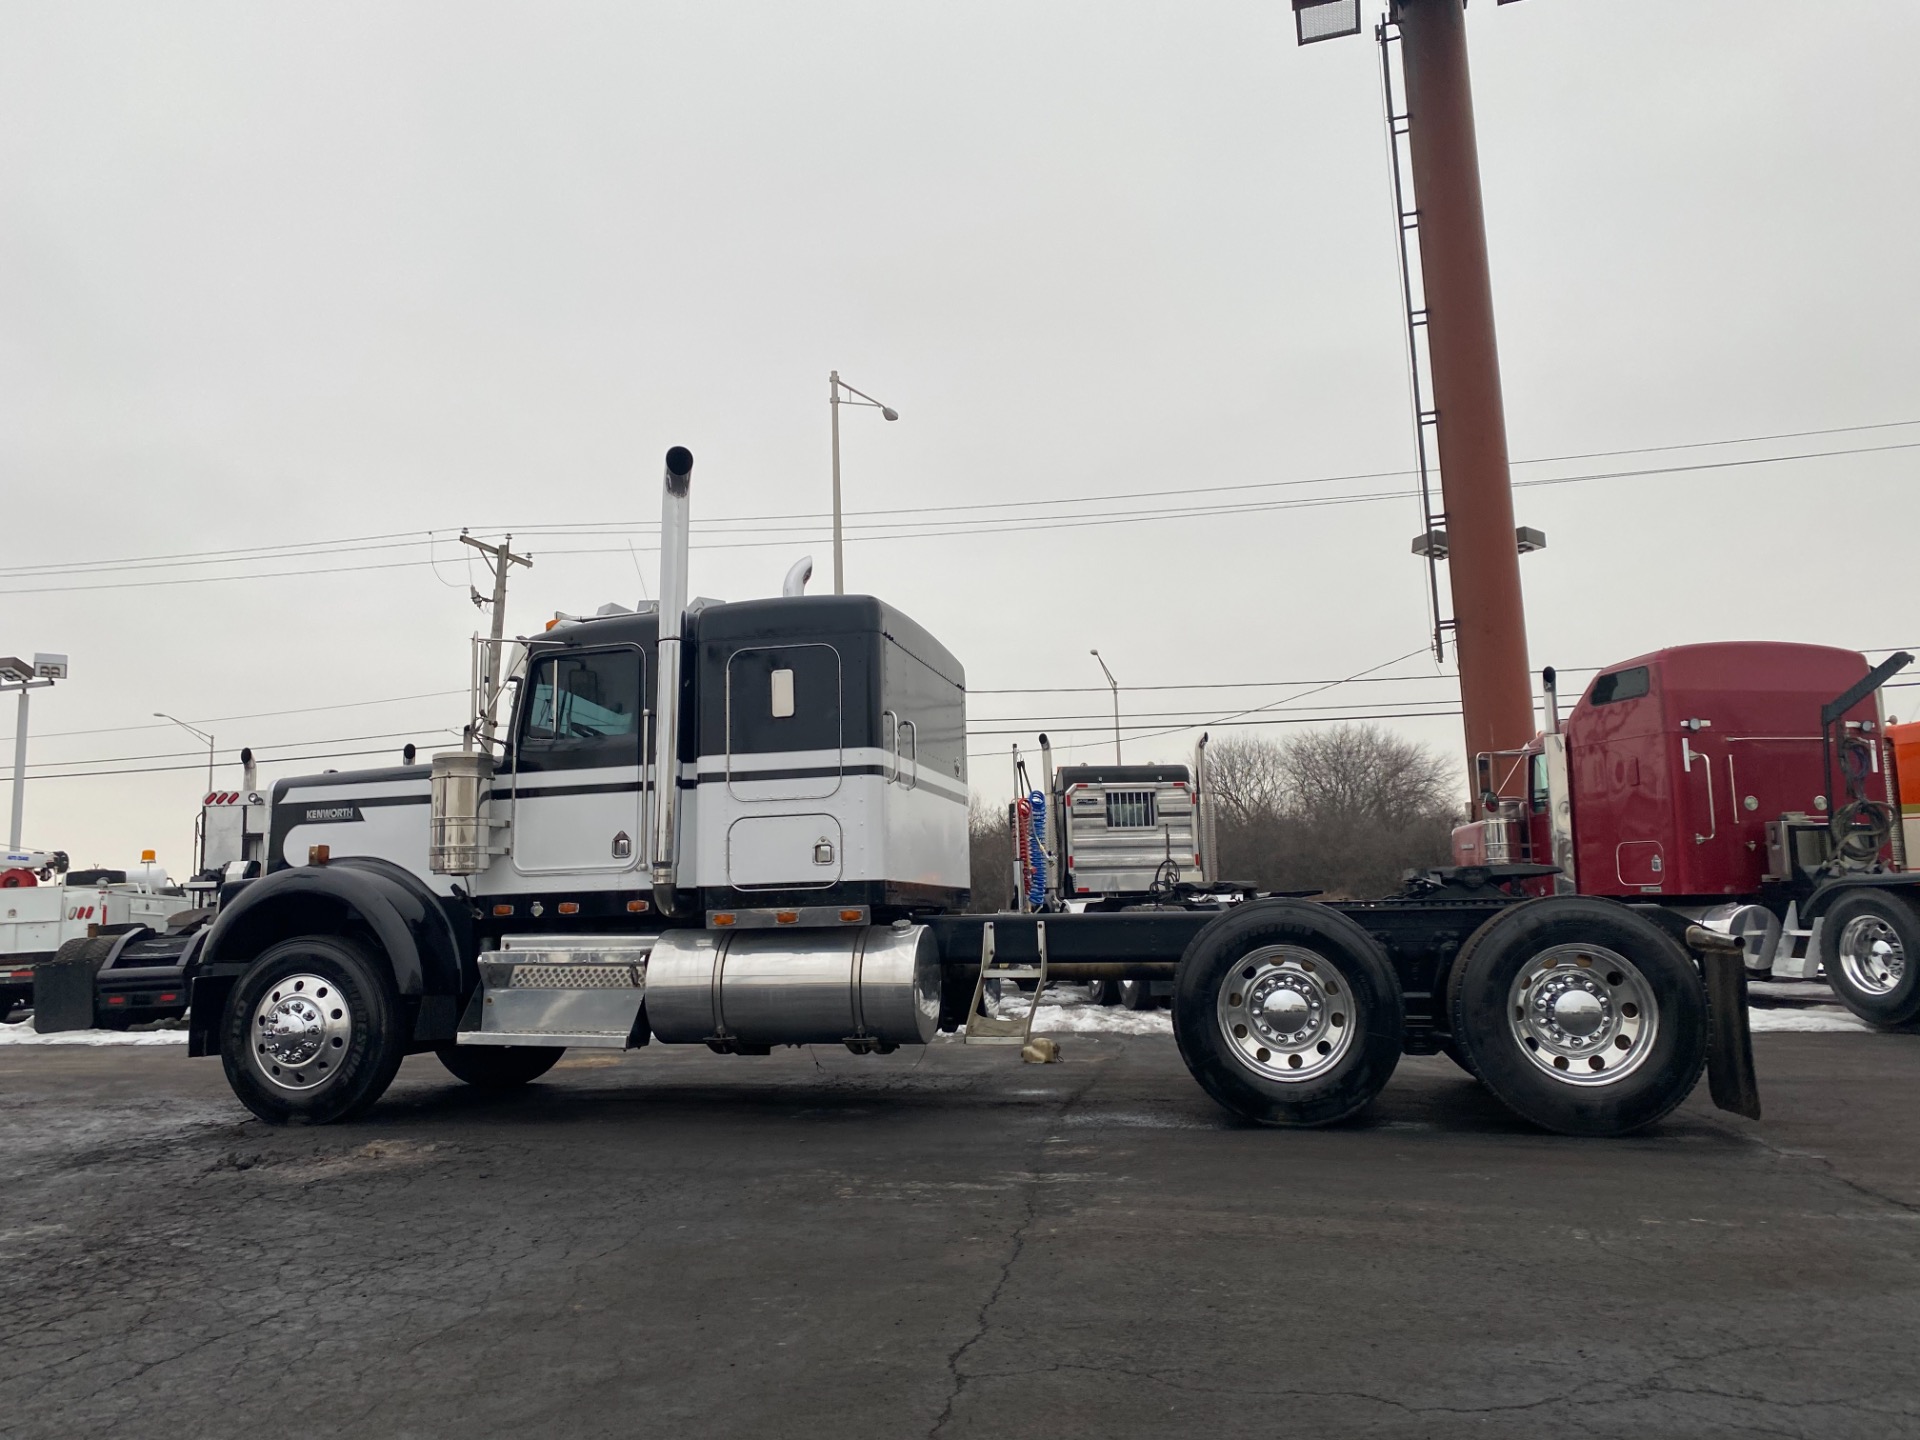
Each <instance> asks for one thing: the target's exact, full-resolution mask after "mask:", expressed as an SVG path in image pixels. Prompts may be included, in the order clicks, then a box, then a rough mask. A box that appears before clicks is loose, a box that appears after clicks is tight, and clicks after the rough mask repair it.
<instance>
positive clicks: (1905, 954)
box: [1820, 888, 1920, 1025]
mask: <svg viewBox="0 0 1920 1440" xmlns="http://www.w3.org/2000/svg"><path fill="white" fill-rule="evenodd" d="M1916 959H1920V910H1916V909H1915V907H1914V906H1913V905H1912V904H1911V903H1910V902H1909V901H1908V900H1907V899H1906V897H1905V896H1902V895H1894V894H1889V893H1888V892H1887V891H1885V890H1878V889H1867V888H1861V889H1858V890H1850V891H1848V892H1847V893H1846V894H1844V895H1842V896H1840V898H1839V899H1837V900H1835V901H1834V902H1833V904H1832V906H1831V907H1830V908H1829V909H1828V910H1827V913H1826V923H1825V924H1823V925H1822V926H1821V927H1820V963H1821V965H1822V966H1824V967H1825V969H1826V972H1827V983H1828V984H1829V985H1831V986H1832V987H1833V993H1834V994H1836V995H1838V996H1839V997H1840V1003H1841V1004H1842V1005H1845V1006H1846V1007H1847V1008H1848V1009H1849V1010H1851V1011H1853V1013H1854V1014H1856V1015H1858V1016H1859V1017H1860V1018H1861V1019H1862V1020H1865V1021H1867V1022H1868V1023H1869V1024H1872V1025H1906V1024H1909V1023H1911V1022H1912V1021H1913V1020H1915V1019H1916V1018H1920V965H1917V964H1916V963H1915V961H1916Z"/></svg>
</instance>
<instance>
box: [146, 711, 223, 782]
mask: <svg viewBox="0 0 1920 1440" xmlns="http://www.w3.org/2000/svg"><path fill="white" fill-rule="evenodd" d="M153 718H154V719H156V720H171V721H173V723H174V724H176V725H178V726H179V727H180V728H181V729H182V730H184V731H186V732H187V733H188V734H189V735H193V736H196V737H197V738H199V739H201V740H204V741H206V742H207V793H208V794H209V795H211V794H212V793H213V736H211V735H209V734H208V733H207V732H206V731H204V730H200V729H197V728H195V727H194V726H192V725H189V724H187V722H186V721H184V720H182V719H180V718H179V717H177V716H174V715H164V714H162V713H161V712H160V711H158V710H156V711H154V712H153Z"/></svg>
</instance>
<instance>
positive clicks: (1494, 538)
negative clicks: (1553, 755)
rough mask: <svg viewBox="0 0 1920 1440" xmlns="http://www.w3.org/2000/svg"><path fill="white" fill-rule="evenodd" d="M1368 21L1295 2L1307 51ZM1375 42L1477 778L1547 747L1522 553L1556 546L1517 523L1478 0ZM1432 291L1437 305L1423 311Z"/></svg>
mask: <svg viewBox="0 0 1920 1440" xmlns="http://www.w3.org/2000/svg"><path fill="white" fill-rule="evenodd" d="M1500 3H1501V4H1503V5H1504V4H1506V3H1508V0H1500ZM1360 10H1361V0H1293V13H1294V24H1295V32H1296V34H1297V36H1298V38H1299V41H1300V43H1301V44H1302V45H1311V44H1316V43H1318V42H1320V41H1322V40H1335V39H1339V38H1341V37H1343V36H1351V35H1358V34H1359V33H1360V31H1361V20H1360ZM1375 34H1376V37H1377V38H1378V40H1379V41H1380V45H1381V64H1382V72H1381V73H1382V78H1383V80H1384V81H1385V84H1386V98H1387V107H1388V108H1387V119H1388V126H1389V133H1390V136H1391V137H1392V138H1391V142H1390V143H1391V146H1392V149H1391V153H1392V155H1393V166H1394V200H1395V208H1396V209H1397V210H1398V211H1399V216H1398V219H1399V223H1400V246H1401V266H1402V269H1401V278H1402V282H1403V284H1405V285H1406V287H1407V288H1406V301H1407V306H1408V313H1407V326H1408V331H1407V333H1408V347H1409V358H1410V361H1411V371H1410V373H1411V379H1412V383H1413V390H1414V399H1415V406H1414V410H1415V425H1416V430H1417V432H1418V434H1419V436H1420V438H1419V440H1418V442H1417V458H1418V460H1419V464H1420V475H1421V494H1422V500H1423V503H1425V502H1426V473H1427V461H1426V440H1425V434H1426V427H1428V426H1431V427H1432V430H1433V436H1434V443H1435V447H1436V449H1437V451H1438V453H1439V460H1440V493H1441V510H1440V511H1439V513H1438V514H1436V513H1434V511H1433V508H1432V506H1431V504H1430V503H1425V513H1426V526H1427V529H1426V531H1425V533H1424V534H1423V535H1421V537H1420V538H1419V539H1418V540H1416V541H1415V542H1414V553H1415V554H1418V555H1422V556H1425V557H1426V560H1427V564H1428V566H1429V571H1428V574H1429V586H1430V589H1429V595H1430V597H1431V604H1432V605H1433V609H1434V616H1433V618H1434V622H1435V627H1434V647H1435V654H1436V656H1437V655H1438V654H1439V652H1440V647H1441V643H1442V641H1441V637H1442V636H1443V635H1444V633H1445V631H1446V630H1447V629H1448V628H1451V629H1452V631H1453V640H1454V656H1455V659H1456V660H1457V661H1458V663H1459V667H1460V709H1461V711H1462V729H1463V732H1464V735H1463V738H1464V740H1465V742H1466V751H1467V774H1468V776H1469V777H1472V776H1473V775H1474V774H1475V772H1476V769H1477V766H1476V760H1477V757H1479V756H1481V755H1484V754H1489V753H1494V752H1499V751H1510V750H1515V749H1518V748H1519V747H1521V746H1523V745H1525V744H1526V743H1527V742H1528V741H1529V740H1530V739H1532V738H1533V733H1534V723H1533V690H1532V682H1531V677H1530V675H1529V673H1528V670H1527V622H1526V614H1525V611H1524V608H1523V600H1522V596H1521V590H1520V555H1521V553H1522V552H1523V551H1527V550H1535V549H1538V548H1540V546H1541V545H1542V544H1544V543H1545V537H1543V536H1541V535H1540V534H1539V532H1538V531H1534V530H1527V531H1517V530H1516V529H1515V528H1514V523H1513V488H1512V479H1511V476H1510V475H1509V473H1508V462H1507V417H1506V408H1505V405H1504V403H1503V401H1502V399H1501V393H1500V350H1499V346H1498V344H1497V343H1496V341H1495V337H1494V322H1493V280H1492V275H1491V272H1490V269H1489V266H1488V263H1487V222H1486V215H1485V211H1484V208H1483V206H1482V203H1481V195H1480V149H1479V142H1478V139H1477V137H1476V135H1475V132H1474V119H1473V85H1472V81H1471V78H1470V76H1469V74H1468V68H1467V19H1466V0H1387V14H1386V18H1385V20H1384V21H1383V22H1382V23H1381V25H1380V27H1379V28H1378V30H1376V32H1375ZM1396 39H1397V40H1398V42H1399V44H1400V62H1401V70H1402V72H1403V73H1404V75H1405V78H1406V109H1405V112H1404V113H1395V111H1394V101H1393V84H1392V66H1391V64H1390V63H1389V62H1388V60H1387V45H1388V43H1389V42H1390V41H1392V40H1396ZM1403 139H1404V141H1405V143H1406V149H1407V154H1408V159H1409V162H1410V163H1409V168H1410V170H1411V179H1412V191H1413V197H1412V198H1413V204H1412V206H1411V207H1409V206H1408V205H1407V203H1406V199H1405V197H1404V193H1403V189H1404V187H1403V185H1402V182H1401V173H1400V163H1399V153H1400V142H1401V141H1402V140H1403ZM1409 233H1413V234H1415V235H1417V237H1418V240H1419V266H1418V283H1417V287H1416V284H1415V282H1414V281H1413V279H1412V278H1411V269H1410V266H1409V261H1408V254H1407V236H1408V234H1409ZM1416 288H1417V289H1418V290H1419V291H1420V292H1421V293H1423V294H1424V302H1422V301H1420V300H1416V298H1415V292H1416ZM1422 332H1424V337H1425V349H1426V353H1427V357H1428V361H1429V367H1428V368H1429V369H1430V370H1431V372H1432V386H1433V391H1432V399H1431V402H1428V401H1427V400H1426V399H1425V398H1424V397H1423V396H1422V394H1421V389H1422V387H1421V375H1420V362H1419V351H1420V349H1421V346H1420V344H1419V343H1418V340H1417V339H1416V336H1418V335H1419V334H1421V333H1422ZM1440 560H1445V561H1446V562H1447V579H1448V588H1449V590H1450V591H1451V598H1452V602H1453V618H1452V619H1451V620H1450V621H1449V620H1443V619H1442V618H1441V615H1440V613H1439V612H1440V591H1439V583H1438V579H1437V572H1436V571H1435V570H1434V569H1433V568H1432V567H1434V566H1435V565H1436V563H1437V562H1438V561H1440ZM1516 780H1517V777H1516V776H1502V775H1500V774H1499V773H1497V772H1496V774H1495V776H1494V781H1493V783H1494V786H1495V789H1496V790H1498V791H1501V792H1503V793H1512V789H1513V786H1514V785H1515V783H1516ZM1469 783H1470V784H1471V783H1472V781H1471V779H1470V780H1469ZM1479 798H1480V797H1479V796H1478V795H1476V796H1475V799H1476V801H1477V800H1478V799H1479Z"/></svg>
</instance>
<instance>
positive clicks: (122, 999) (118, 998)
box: [107, 995, 127, 1005]
mask: <svg viewBox="0 0 1920 1440" xmlns="http://www.w3.org/2000/svg"><path fill="white" fill-rule="evenodd" d="M126 1003H127V997H126V996H124V995H109V996H107V1004H109V1005H124V1004H126Z"/></svg>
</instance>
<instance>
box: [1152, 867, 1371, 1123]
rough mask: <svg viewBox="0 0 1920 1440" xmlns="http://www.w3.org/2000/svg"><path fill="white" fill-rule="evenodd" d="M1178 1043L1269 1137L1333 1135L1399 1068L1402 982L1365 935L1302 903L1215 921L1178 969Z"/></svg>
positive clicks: (1208, 1085)
mask: <svg viewBox="0 0 1920 1440" xmlns="http://www.w3.org/2000/svg"><path fill="white" fill-rule="evenodd" d="M1172 1008H1173V1035H1174V1040H1175V1041H1176V1042H1177V1043H1178V1045H1179V1047H1180V1056H1181V1058H1182V1059H1183V1060H1185V1061H1186V1063H1187V1069H1188V1070H1190V1071H1192V1072H1193V1077H1194V1079H1196V1080H1198V1081H1199V1082H1200V1084H1201V1087H1202V1088H1203V1089H1205V1090H1206V1092H1207V1093H1208V1094H1209V1095H1211V1096H1212V1097H1213V1098H1214V1099H1215V1100H1217V1101H1219V1102H1220V1104H1221V1105H1223V1106H1225V1107H1226V1108H1227V1109H1228V1110H1231V1111H1232V1112H1233V1113H1234V1114H1236V1115H1239V1116H1242V1117H1243V1118H1245V1119H1248V1120H1252V1121H1255V1122H1257V1123H1259V1124H1262V1125H1284V1126H1307V1125H1328V1124H1332V1123H1333V1122H1334V1121H1336V1120H1344V1119H1346V1118H1347V1117H1348V1116H1350V1115H1352V1114H1354V1113H1356V1112H1357V1111H1359V1110H1361V1109H1362V1108H1364V1107H1365V1106H1366V1105H1367V1104H1368V1103H1369V1102H1370V1101H1371V1100H1372V1099H1373V1097H1374V1096H1375V1095H1377V1094H1379V1093H1380V1090H1381V1087H1383V1086H1384V1085H1385V1084H1386V1083H1387V1081H1388V1079H1389V1078H1391V1076H1392V1075H1393V1071H1394V1067H1395V1066H1396V1065H1398V1064H1399V1063H1400V1049H1401V1042H1402V1040H1403V1037H1404V1032H1405V1014H1404V1011H1403V1005H1402V999H1401V994H1400V982H1399V980H1398V978H1397V977H1396V976H1395V975H1394V972H1393V967H1392V966H1391V965H1390V964H1388V963H1387V958H1386V956H1385V955H1384V954H1382V953H1381V951H1380V947H1379V946H1378V945H1377V944H1376V943H1375V942H1374V940H1373V938H1372V937H1371V936H1369V935H1368V934H1367V932H1366V931H1365V930H1363V929H1361V928H1360V926H1358V925H1357V924H1355V923H1354V922H1353V921H1352V920H1350V919H1348V918H1347V917H1346V916H1344V915H1342V914H1340V913H1339V912H1338V911H1335V910H1330V909H1328V908H1326V907H1325V906H1322V905H1315V904H1312V903H1311V902H1309V901H1303V900H1276V901H1264V902H1255V903H1252V904H1249V905H1245V906H1242V907H1240V908H1239V909H1238V910H1235V911H1233V912H1231V913H1230V914H1228V915H1227V916H1225V917H1223V918H1221V919H1219V920H1216V921H1214V922H1213V923H1212V924H1210V925H1208V926H1207V927H1206V928H1205V929H1204V930H1202V931H1201V932H1200V933H1199V934H1198V935H1196V936H1194V938H1193V940H1192V942H1191V943H1190V944H1189V945H1188V946H1187V951H1186V954H1184V955H1182V956H1181V957H1180V966H1179V969H1178V970H1177V971H1176V972H1175V980H1174V989H1173V1006H1172Z"/></svg>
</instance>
